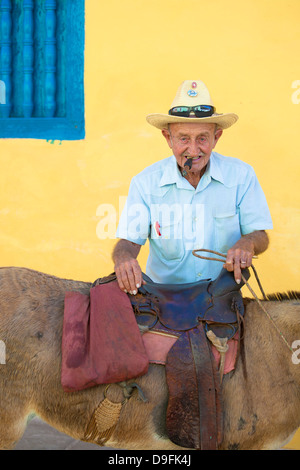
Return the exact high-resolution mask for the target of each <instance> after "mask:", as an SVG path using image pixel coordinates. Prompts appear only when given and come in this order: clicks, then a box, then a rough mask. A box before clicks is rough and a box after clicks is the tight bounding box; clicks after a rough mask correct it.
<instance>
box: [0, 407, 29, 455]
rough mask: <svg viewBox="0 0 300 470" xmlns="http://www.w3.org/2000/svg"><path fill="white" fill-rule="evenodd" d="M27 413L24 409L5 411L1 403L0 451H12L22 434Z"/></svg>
mask: <svg viewBox="0 0 300 470" xmlns="http://www.w3.org/2000/svg"><path fill="white" fill-rule="evenodd" d="M28 415H29V412H28V411H27V410H26V411H25V410H24V409H18V408H14V409H7V408H5V405H4V406H3V404H2V403H1V409H0V449H1V450H10V449H13V448H14V446H15V445H16V444H17V442H18V441H19V440H20V439H21V437H22V436H23V434H24V431H25V429H26V425H27V419H28Z"/></svg>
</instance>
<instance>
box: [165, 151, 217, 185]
mask: <svg viewBox="0 0 300 470" xmlns="http://www.w3.org/2000/svg"><path fill="white" fill-rule="evenodd" d="M203 177H205V178H204V179H205V180H209V181H210V180H211V178H213V179H215V180H217V181H220V183H223V184H224V177H223V175H222V172H221V169H220V167H219V165H218V162H217V159H216V157H215V155H214V152H212V153H211V156H210V159H209V163H208V165H207V168H206V171H205V173H204V175H203ZM186 183H187V180H186V179H185V178H184V177H183V176H182V175H181V173H180V171H179V169H178V166H177V162H176V158H175V157H174V155H172V156H171V157H170V158H169V159H168V161H167V162H166V165H165V167H164V169H163V173H162V177H161V179H160V182H159V186H160V187H162V186H166V185H168V184H176V185H177V187H178V188H184V189H191V188H190V185H189V184H188V186H187V185H186Z"/></svg>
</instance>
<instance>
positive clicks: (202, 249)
mask: <svg viewBox="0 0 300 470" xmlns="http://www.w3.org/2000/svg"><path fill="white" fill-rule="evenodd" d="M198 251H202V252H207V253H213V254H215V255H217V256H221V257H222V259H220V258H212V257H206V256H201V255H198V254H196V252H198ZM192 253H193V255H194V256H197V258H201V259H206V260H211V261H220V262H221V263H224V261H225V260H224V258H225V259H226V255H224V254H223V253H219V252H218V251H213V250H206V249H204V248H201V249H199V250H193V252H192ZM253 258H256V259H257V256H253ZM251 268H252V270H253V272H254V274H255V278H256V280H257V283H258V285H259V288H260V290H261V293H262V295H263V297H264V300H267V297H266V295H265V293H264V291H263V288H262V286H261V283H260V280H259V278H258V275H257V272H256V270H255V268H254V266H253V265H251ZM241 277H242V280H243V282H244V283H245V284H246V286H247V287H248V289H249V291H250V292H251V294H252V295H253V297H254V298H255V300H256V302H257V303H258V305H259V306H260V308H261V309H262V311H263V312H264V313H265V314H266V316H267V318H268V319H269V320H270V322H271V323H272V325H273V326H274V328H275V329H276V331H277V333H278V334H279V335H280V337H281V339H282V340H283V342H284V343H285V344H286V346H287V347H288V348H289V350H290V351H291V352H292V353H294V350H293V349H292V348H291V346H290V345H289V343H288V341H287V340H286V338H285V336H284V335H283V333H282V332H281V331H280V329H279V328H278V326H277V325H276V323H275V322H274V320H273V318H272V317H271V315H270V314H269V313H268V311H267V310H266V309H265V307H264V305H263V304H262V303H261V301H260V300H259V298H258V297H257V295H256V294H255V292H254V291H253V289H252V288H251V286H250V285H249V283H248V281H246V279H245V277H244V276H243V274H242V276H241Z"/></svg>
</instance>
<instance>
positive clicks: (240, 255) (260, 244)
mask: <svg viewBox="0 0 300 470" xmlns="http://www.w3.org/2000/svg"><path fill="white" fill-rule="evenodd" d="M268 244H269V238H268V235H267V234H266V232H265V231H263V230H259V231H256V232H252V233H249V234H248V235H244V236H243V237H242V238H240V240H238V241H237V242H236V243H235V244H234V245H233V247H232V248H230V250H228V252H227V258H226V262H225V264H224V265H223V266H224V268H225V269H227V271H231V272H233V273H234V278H235V280H236V282H237V284H240V282H241V279H242V269H245V268H249V267H250V266H251V264H252V258H253V255H257V254H259V253H263V252H264V251H265V250H266V249H267V248H268Z"/></svg>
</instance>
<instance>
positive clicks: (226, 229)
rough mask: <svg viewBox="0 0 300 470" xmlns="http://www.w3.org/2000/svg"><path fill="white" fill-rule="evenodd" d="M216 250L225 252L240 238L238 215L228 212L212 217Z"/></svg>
mask: <svg viewBox="0 0 300 470" xmlns="http://www.w3.org/2000/svg"><path fill="white" fill-rule="evenodd" d="M214 231H215V245H216V250H217V251H220V252H221V253H227V251H228V250H229V249H230V248H231V247H232V246H233V245H234V244H235V243H236V242H237V241H238V240H239V239H240V238H241V229H240V221H239V214H236V213H235V212H228V213H225V214H218V215H215V216H214Z"/></svg>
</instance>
